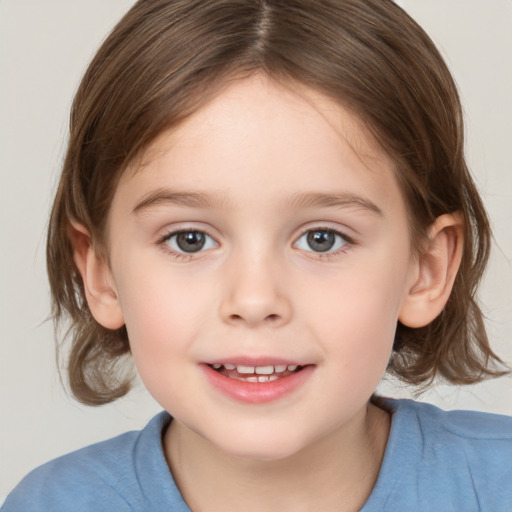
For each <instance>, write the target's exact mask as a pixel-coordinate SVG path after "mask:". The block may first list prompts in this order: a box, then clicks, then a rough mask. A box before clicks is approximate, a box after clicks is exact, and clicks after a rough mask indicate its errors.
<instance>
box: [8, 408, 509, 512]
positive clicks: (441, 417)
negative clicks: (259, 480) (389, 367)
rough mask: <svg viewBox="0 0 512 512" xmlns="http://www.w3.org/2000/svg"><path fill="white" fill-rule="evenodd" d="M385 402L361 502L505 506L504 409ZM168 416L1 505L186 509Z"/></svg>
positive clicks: (379, 507)
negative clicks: (377, 459) (386, 412)
mask: <svg viewBox="0 0 512 512" xmlns="http://www.w3.org/2000/svg"><path fill="white" fill-rule="evenodd" d="M386 405H387V406H388V407H389V408H390V409H391V410H392V424H391V432H390V436H389V440H388V445H387V447H386V452H385V455H384V460H383V463H382V467H381V471H380V474H379V477H378V480H377V483H376V485H375V488H374V489H373V491H372V493H371V495H370V497H369V498H368V501H367V502H366V504H365V505H364V507H363V508H362V509H361V510H362V512H387V511H389V512H391V511H392V512H403V511H414V512H428V511H432V512H454V511H457V512H472V511H481V512H511V511H512V418H510V417H506V416H499V415H493V414H485V413H478V412H470V411H452V412H445V411H442V410H441V409H438V408H437V407H434V406H432V405H428V404H424V403H417V402H413V401H411V400H386ZM170 420H171V419H170V416H169V415H168V414H167V413H160V414H159V415H157V416H155V417H154V418H153V419H152V420H151V421H150V423H149V424H148V425H147V426H146V427H145V428H144V429H143V430H141V431H140V432H128V433H126V434H123V435H121V436H118V437H115V438H113V439H110V440H108V441H104V442H102V443H98V444H95V445H92V446H89V447H87V448H84V449H82V450H78V451H76V452H73V453H71V454H69V455H65V456H63V457H60V458H58V459H55V460H53V461H51V462H49V463H47V464H45V465H43V466H41V467H40V468H38V469H36V470H35V471H33V472H32V473H30V474H29V475H28V476H27V477H25V479H24V480H22V482H21V483H20V484H19V485H18V486H17V487H16V488H15V489H14V490H13V491H12V493H11V494H10V495H9V496H8V497H7V500H6V501H5V503H4V505H3V507H2V512H35V511H37V512H41V511H51V512H64V511H66V512H69V511H73V512H85V511H87V512H91V511H94V512H103V511H104V512H107V511H108V512H113V511H115V512H125V511H126V512H128V511H130V512H133V511H137V512H142V511H147V512H159V511H165V512H190V509H189V508H188V507H187V505H186V503H185V502H184V500H183V498H182V497H181V494H180V492H179V490H178V488H177V487H176V484H175V482H174V480H173V478H172V475H171V473H170V471H169V468H168V466H167V463H166V461H165V457H164V453H163V448H162V435H163V432H164V431H165V428H166V427H167V425H168V423H169V421H170ZM227 508H229V507H227ZM211 512H217V511H211ZM329 512H330V511H329Z"/></svg>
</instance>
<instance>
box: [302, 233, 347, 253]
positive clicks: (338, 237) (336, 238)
mask: <svg viewBox="0 0 512 512" xmlns="http://www.w3.org/2000/svg"><path fill="white" fill-rule="evenodd" d="M348 243H350V240H349V239H348V238H347V237H345V236H344V235H342V234H341V233H338V231H335V230H333V229H327V228H322V229H311V230H309V231H306V232H305V233H304V234H303V235H302V236H301V237H300V238H299V239H298V240H297V242H296V244H295V245H296V247H298V248H299V249H302V250H303V251H313V252H319V253H325V252H334V251H336V250H338V249H341V248H342V247H344V246H345V245H347V244H348Z"/></svg>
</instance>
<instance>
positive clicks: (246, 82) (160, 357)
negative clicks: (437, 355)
mask: <svg viewBox="0 0 512 512" xmlns="http://www.w3.org/2000/svg"><path fill="white" fill-rule="evenodd" d="M131 171H133V172H131ZM131 171H128V172H126V173H125V174H124V175H123V177H122V178H121V181H120V183H119V185H118V188H117V190H116V193H115V196H114V200H113V204H112V207H111V211H110V216H109V222H108V236H107V240H108V255H109V258H108V263H107V262H106V261H105V260H104V259H103V258H102V257H101V255H100V252H99V251H96V250H95V248H94V247H93V245H92V243H91V241H90V237H89V234H88V231H87V230H86V228H84V227H83V226H80V225H78V224H76V225H74V230H73V234H72V239H73V243H74V248H75V261H76V263H77V266H78V268H79V270H80V272H81V274H82V276H83V278H84V285H85V291H86V295H87V300H88V303H89V306H90V308H91V311H92V313H93V315H94V316H95V318H96V320H97V321H98V322H100V323H101V324H102V325H104V326H105V327H108V328H111V329H115V328H118V327H120V326H122V325H124V324H125V325H126V327H127V330H128V335H129V339H130V346H131V350H132V354H133V358H134V361H135V364H136V367H137V370H138V372H139V374H140V376H141V378H142V380H143V382H144V384H145V385H146V387H147V388H148V390H149V391H150V392H151V393H152V395H153V396H154V397H155V399H156V400H157V401H158V402H159V403H160V404H161V405H162V406H163V407H164V408H165V409H166V410H167V411H169V412H170V413H171V414H172V415H173V417H174V421H173V422H172V423H171V426H170V428H168V430H167V432H166V434H165V438H164V450H165V454H166V457H167V460H168V462H169V465H170V467H171V469H172V472H173V476H174V478H175V480H176V482H177V484H178V486H179V488H180V491H181V492H182V494H183V496H184V498H185V500H186V501H187V503H188V504H189V506H190V508H191V509H192V510H194V512H198V511H212V510H227V511H230V510H233V511H234V510H245V511H253V510H255V511H256V510H257V511H261V510H272V509H275V508H279V509H281V510H285V511H288V510H293V511H310V510H347V511H350V510H358V509H359V508H360V507H361V506H362V505H363V504H364V502H365V501H366V499H367V498H368V496H369V494H370V492H371V489H372V488H373V486H374V484H375V482H376V479H377V476H378V472H379V468H380V464H381V462H382V458H383V455H384V450H385V446H386V441H387V436H388V433H389V428H390V418H389V416H388V414H387V413H386V412H384V411H382V410H381V409H379V408H377V407H375V406H374V405H371V404H369V399H370V397H371V395H372V393H373V392H374V390H375V388H376V386H377V385H378V383H379V381H380V379H381V378H382V376H383V374H384V372H385V370H386V365H387V363H388V360H389V357H390V354H391V350H392V345H393V340H394V332H395V328H396V323H397V321H398V320H400V321H401V322H403V323H404V324H406V325H409V326H411V327H418V326H421V325H426V324H427V323H429V322H430V321H432V320H433V319H434V318H435V317H436V316H437V315H438V314H439V313H440V311H441V310H442V308H443V306H444V304H445V303H446V300H447V298H448V296H449V293H450V290H451V286H452V284H453V279H454V277H455V274H456V270H457V267H458V264H459V262H460V253H461V236H462V235H461V225H460V222H459V220H458V217H457V216H451V215H445V216H443V217H441V218H439V219H438V221H437V222H436V223H435V224H434V225H433V226H432V227H431V229H430V243H429V244H428V245H427V246H426V247H427V248H426V251H425V253H424V254H422V255H421V256H419V255H417V254H414V253H413V252H412V251H411V241H410V233H409V228H408V214H407V210H406V206H405V202H404V199H403V197H402V194H401V191H400V189H399V186H398V184H397V181H396V179H395V176H394V169H393V162H392V160H391V159H390V158H389V157H388V156H387V155H386V154H385V153H384V152H383V151H382V150H381V149H380V147H379V146H378V145H377V144H376V143H375V141H373V140H372V139H371V138H370V137H369V135H368V134H367V133H366V131H365V130H364V128H363V126H362V124H361V123H360V122H359V121H358V119H357V118H356V117H355V116H353V115H352V114H350V113H349V112H347V111H346V110H344V109H343V108H342V107H340V106H339V105H337V104H336V103H334V102H332V101H331V100H329V99H328V98H326V97H324V96H322V95H321V94H319V93H316V92H314V91H311V90H309V89H306V88H297V87H296V88H295V92H294V91H292V90H291V88H286V87H283V86H279V85H277V84H276V83H274V82H272V81H271V80H269V79H267V78H265V77H264V76H260V75H256V76H253V77H251V78H248V79H241V80H238V81H233V82H232V83H230V84H229V85H228V86H226V88H225V89H224V90H223V92H222V93H220V94H219V95H218V96H217V97H216V98H215V99H214V100H213V101H211V102H210V103H209V104H208V105H206V106H205V107H203V108H202V109H201V110H200V111H199V112H197V113H196V114H194V115H193V116H192V117H191V118H189V119H188V120H187V121H186V122H185V123H184V124H183V125H181V126H180V127H179V128H178V129H176V130H174V131H173V132H172V133H163V134H162V135H161V136H160V137H159V139H158V140H157V141H156V142H155V143H154V145H153V146H152V147H151V148H149V150H148V151H147V153H146V155H145V158H144V163H143V166H142V167H141V168H140V169H132V170H131ZM177 232H181V233H184V234H182V235H178V234H177ZM231 363H234V365H235V366H237V365H238V366H241V365H242V366H251V365H252V366H255V367H258V366H259V367H262V368H264V367H269V365H270V366H272V365H273V366H274V370H273V371H274V374H273V375H277V376H276V379H277V380H275V381H274V382H261V383H260V382H257V383H251V384H247V383H245V382H244V383H242V384H240V381H239V380H237V379H238V378H241V379H246V378H247V376H246V375H245V374H243V373H240V372H239V371H238V370H241V369H242V368H238V367H237V369H235V370H229V368H230V366H229V365H230V364H231ZM214 364H215V365H216V368H214V367H213V365H214ZM220 365H223V366H220ZM226 366H228V368H227V369H226ZM277 366H283V367H286V370H285V373H282V371H283V370H282V369H281V373H280V374H279V373H276V372H277V370H278V368H276V367H277ZM295 366H297V368H294V367H295ZM289 368H292V370H289ZM262 371H263V370H262ZM265 371H266V370H265ZM255 373H257V372H256V370H255ZM292 373H293V375H292ZM234 377H236V378H234ZM294 379H295V380H294ZM263 380H265V378H264V379H263ZM279 382H280V383H281V384H282V383H283V382H288V383H290V382H293V384H287V385H285V386H284V387H279V386H280V385H279V384H276V383H279ZM262 390H263V391H262ZM283 390H284V391H283Z"/></svg>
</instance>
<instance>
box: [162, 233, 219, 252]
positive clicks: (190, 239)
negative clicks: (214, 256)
mask: <svg viewBox="0 0 512 512" xmlns="http://www.w3.org/2000/svg"><path fill="white" fill-rule="evenodd" d="M165 243H166V244H167V245H168V246H169V247H170V248H171V249H173V250H174V251H176V252H181V253H187V254H192V253H195V252H199V251H202V250H205V249H211V248H212V247H216V246H217V244H216V242H215V241H214V240H213V238H212V237H210V236H208V235H207V234H206V233H203V232H202V231H178V232H176V233H171V234H170V235H169V236H168V237H167V239H166V240H165Z"/></svg>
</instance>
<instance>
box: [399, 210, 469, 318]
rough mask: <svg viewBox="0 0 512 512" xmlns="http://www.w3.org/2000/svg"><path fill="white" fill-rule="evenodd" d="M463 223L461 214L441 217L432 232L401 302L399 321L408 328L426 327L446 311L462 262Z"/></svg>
mask: <svg viewBox="0 0 512 512" xmlns="http://www.w3.org/2000/svg"><path fill="white" fill-rule="evenodd" d="M463 228H464V222H463V219H462V216H461V215H460V214H459V213H453V214H446V215H441V216H440V217H438V218H437V219H436V221H435V222H434V224H433V225H432V226H431V227H430V229H429V241H428V245H427V247H426V249H425V251H423V252H422V254H420V255H419V256H418V260H417V262H416V265H417V267H416V273H415V276H414V280H413V282H412V283H411V284H410V286H409V289H408V292H407V295H406V297H405V298H404V301H403V302H402V306H401V309H400V313H399V317H398V320H399V321H400V322H401V323H402V324H404V325H406V326H408V327H424V326H426V325H428V324H429V323H430V322H432V321H433V320H434V319H435V318H436V317H437V316H438V315H439V314H440V313H441V312H442V310H443V309H444V307H445V305H446V302H447V301H448V298H449V297H450V293H451V291H452V288H453V283H454V281H455V277H456V275H457V272H458V270H459V266H460V262H461V259H462V250H463V241H464V240H463V238H464V232H463Z"/></svg>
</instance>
